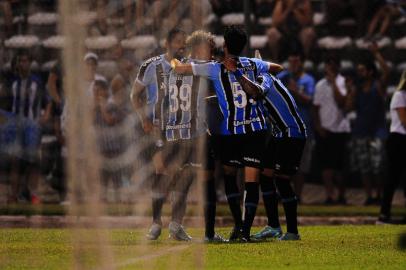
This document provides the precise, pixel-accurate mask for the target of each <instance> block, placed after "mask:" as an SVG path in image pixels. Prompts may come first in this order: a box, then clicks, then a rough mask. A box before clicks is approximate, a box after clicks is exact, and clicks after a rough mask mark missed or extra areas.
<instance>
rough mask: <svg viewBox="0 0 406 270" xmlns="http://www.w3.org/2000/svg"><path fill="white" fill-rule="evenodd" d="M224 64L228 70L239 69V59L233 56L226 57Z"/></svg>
mask: <svg viewBox="0 0 406 270" xmlns="http://www.w3.org/2000/svg"><path fill="white" fill-rule="evenodd" d="M223 64H224V66H225V67H226V69H227V70H228V71H231V72H234V71H236V70H237V61H236V60H235V59H233V58H226V59H224V61H223Z"/></svg>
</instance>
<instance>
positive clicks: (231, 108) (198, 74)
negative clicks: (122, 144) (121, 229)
mask: <svg viewBox="0 0 406 270" xmlns="http://www.w3.org/2000/svg"><path fill="white" fill-rule="evenodd" d="M247 40H248V38H247V35H246V33H245V32H244V30H243V29H241V28H239V27H237V26H230V27H228V28H226V30H225V32H224V45H223V52H222V53H221V54H220V53H216V52H218V50H217V51H216V47H215V42H214V36H212V35H211V34H210V33H208V32H205V31H202V30H199V31H195V32H193V33H192V34H191V35H190V36H187V35H186V33H185V32H183V31H181V30H179V29H174V30H172V31H170V32H169V33H168V36H167V39H166V52H165V54H162V55H159V56H156V57H153V58H150V59H149V60H147V61H145V62H144V63H143V64H142V66H141V67H140V70H139V73H138V75H137V79H136V81H135V83H134V86H133V89H132V94H131V98H132V102H133V105H134V107H135V110H136V111H137V113H138V114H139V116H140V118H141V120H142V126H143V129H144V132H145V133H146V134H147V135H148V136H149V137H150V138H153V140H154V146H153V148H154V149H153V155H152V157H151V158H152V160H153V164H154V167H155V177H154V179H153V181H152V183H151V186H152V215H153V223H152V226H151V228H150V230H149V232H148V234H147V238H148V239H150V240H156V239H158V238H159V236H160V235H161V230H162V220H161V215H162V206H163V204H164V202H165V199H166V197H167V194H168V193H169V190H170V191H171V194H172V199H171V203H172V216H171V222H170V224H169V235H170V237H171V238H173V239H175V240H179V241H190V240H192V238H191V237H190V236H189V235H188V234H187V232H186V231H185V229H184V227H183V226H182V220H183V217H184V215H185V210H186V199H187V194H188V191H189V188H190V186H191V184H192V180H193V179H194V178H196V177H195V176H196V175H198V174H200V176H201V178H202V179H204V187H205V188H204V216H205V238H204V241H205V242H209V243H210V242H229V241H230V242H231V241H241V242H252V241H258V240H263V239H266V238H276V239H279V240H299V239H300V235H299V233H298V229H297V198H296V196H295V193H294V191H293V189H292V187H291V184H290V178H291V177H292V176H293V175H294V174H295V173H296V172H297V170H298V167H299V163H300V160H301V156H302V152H303V148H304V145H305V141H306V127H305V125H304V123H303V121H302V119H301V117H300V116H299V114H298V112H297V106H296V103H295V101H294V99H293V97H292V95H291V94H290V93H289V90H288V89H287V88H286V86H285V85H283V84H282V83H281V81H280V80H279V79H277V78H276V77H275V75H276V74H277V73H278V72H280V71H281V70H282V69H283V67H281V66H280V65H278V64H275V63H270V62H266V61H263V60H261V59H260V56H259V55H258V56H257V58H248V57H243V56H241V53H242V52H243V50H244V47H245V46H246V43H247ZM186 53H187V54H188V56H187V57H186ZM215 160H220V161H221V164H222V166H223V171H224V177H223V178H224V187H225V193H226V197H227V202H228V204H229V207H230V211H231V213H232V216H233V219H234V228H233V230H232V232H231V234H230V236H229V239H225V238H223V237H222V236H220V235H219V234H216V233H215V230H214V225H215V214H216V189H215V181H214V164H215ZM239 168H242V169H243V171H244V188H245V192H244V200H243V201H244V202H243V204H244V205H243V207H244V208H243V209H241V200H242V196H241V192H240V190H239V186H238V183H237V170H238V169H239ZM259 188H261V191H262V196H263V202H264V206H265V209H266V214H267V218H268V225H267V226H266V227H265V228H263V229H262V230H261V231H259V232H257V233H256V234H253V235H251V226H252V224H253V221H254V217H255V213H256V210H257V205H258V201H259ZM279 200H280V201H281V202H282V204H283V207H284V210H285V215H286V223H287V231H286V232H285V233H283V232H282V229H281V225H280V223H279V214H278V201H279Z"/></svg>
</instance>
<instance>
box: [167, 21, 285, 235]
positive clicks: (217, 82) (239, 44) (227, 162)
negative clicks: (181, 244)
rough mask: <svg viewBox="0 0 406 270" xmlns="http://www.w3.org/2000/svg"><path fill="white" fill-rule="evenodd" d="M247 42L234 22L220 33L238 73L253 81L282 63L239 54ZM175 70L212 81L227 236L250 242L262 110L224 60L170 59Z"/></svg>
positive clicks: (262, 141) (262, 140)
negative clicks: (241, 185) (230, 225)
mask: <svg viewBox="0 0 406 270" xmlns="http://www.w3.org/2000/svg"><path fill="white" fill-rule="evenodd" d="M246 43H247V36H246V33H245V32H244V31H243V30H242V29H240V28H238V27H235V26H231V27H229V28H227V29H226V31H225V33H224V46H223V48H224V53H225V59H227V58H233V59H235V60H236V61H237V63H238V71H239V73H241V74H245V76H247V77H248V78H250V79H251V80H254V81H255V80H256V78H257V76H258V75H260V74H262V73H267V72H275V71H276V72H278V71H280V70H281V69H282V67H281V66H280V65H276V64H271V63H268V62H264V61H262V60H259V59H254V58H246V57H239V56H238V55H240V54H241V52H242V51H243V49H244V47H245V45H246ZM171 64H172V66H173V68H174V69H175V71H176V72H177V73H182V74H194V75H196V76H202V77H206V78H208V79H210V80H211V81H212V82H213V86H214V89H215V91H216V95H217V98H218V102H219V107H220V110H221V112H222V114H223V117H224V118H223V121H222V123H221V130H220V132H221V135H222V136H220V144H219V145H220V147H221V149H220V159H221V160H222V163H223V165H224V171H225V176H224V180H225V187H226V190H225V191H226V195H227V200H228V202H229V205H230V208H231V212H232V214H233V218H234V222H235V226H234V229H233V232H232V233H231V236H230V240H237V239H242V240H244V241H248V240H250V235H249V234H250V229H251V225H252V222H253V219H254V217H255V212H256V207H257V204H258V196H259V195H258V194H259V191H258V184H257V181H258V178H259V174H260V168H261V159H262V152H263V149H264V147H265V140H266V121H265V116H264V108H263V105H262V104H261V103H258V102H257V101H256V100H255V99H254V97H252V96H250V95H247V94H246V93H245V92H244V91H243V90H242V87H241V84H240V82H239V81H238V79H237V77H236V76H235V74H234V73H232V72H228V70H227V69H226V67H225V66H224V64H223V63H220V62H208V63H205V64H184V63H181V62H179V61H176V60H173V61H172V62H171ZM236 167H244V170H245V191H246V200H245V218H244V222H242V214H241V209H240V200H241V198H240V192H239V190H238V187H237V186H236Z"/></svg>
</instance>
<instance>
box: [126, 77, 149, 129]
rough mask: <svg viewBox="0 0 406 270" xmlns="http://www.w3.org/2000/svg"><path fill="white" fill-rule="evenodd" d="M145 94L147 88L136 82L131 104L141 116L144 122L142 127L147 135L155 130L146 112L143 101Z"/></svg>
mask: <svg viewBox="0 0 406 270" xmlns="http://www.w3.org/2000/svg"><path fill="white" fill-rule="evenodd" d="M144 92H145V86H144V85H142V84H140V83H139V82H135V83H134V85H133V88H132V91H131V102H132V104H133V106H134V109H135V111H136V112H137V114H138V115H139V117H140V118H141V121H142V127H143V129H144V131H145V132H146V133H150V132H151V131H152V129H153V125H152V123H151V121H150V120H149V119H148V117H147V115H146V113H145V110H144V105H145V104H144V102H143V100H142V94H143V93H144Z"/></svg>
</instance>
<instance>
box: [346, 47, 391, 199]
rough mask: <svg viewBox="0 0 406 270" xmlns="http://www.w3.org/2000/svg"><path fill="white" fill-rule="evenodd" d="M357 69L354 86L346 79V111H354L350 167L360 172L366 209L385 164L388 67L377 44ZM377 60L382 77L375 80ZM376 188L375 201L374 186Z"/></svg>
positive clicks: (378, 189) (378, 186) (376, 76)
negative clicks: (347, 92) (347, 91)
mask: <svg viewBox="0 0 406 270" xmlns="http://www.w3.org/2000/svg"><path fill="white" fill-rule="evenodd" d="M370 49H371V52H372V54H373V55H370V54H368V56H367V57H365V59H364V60H362V61H361V62H359V64H358V66H357V76H356V78H355V82H353V81H352V80H351V79H347V89H348V90H349V98H348V99H347V107H348V109H349V110H355V112H356V115H357V116H356V119H355V122H354V125H353V127H352V136H353V139H352V142H351V159H350V160H351V166H352V167H353V170H354V171H357V172H360V173H361V177H362V182H363V184H364V188H365V193H366V197H367V199H366V201H365V205H371V204H375V203H378V202H379V200H380V183H381V179H382V174H383V168H384V166H383V163H384V149H383V148H384V139H385V137H386V121H385V112H386V111H385V97H386V87H387V85H386V84H387V80H388V76H389V67H388V66H387V64H386V62H385V60H384V59H383V57H382V55H381V54H380V52H379V50H378V47H377V45H376V44H373V45H372V46H371V48H370ZM375 59H376V60H377V61H378V63H379V65H380V67H381V70H382V75H381V76H378V72H377V68H376V66H375V63H374V60H375ZM374 184H375V185H376V197H375V198H374V196H373V187H374V186H373V185H374Z"/></svg>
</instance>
